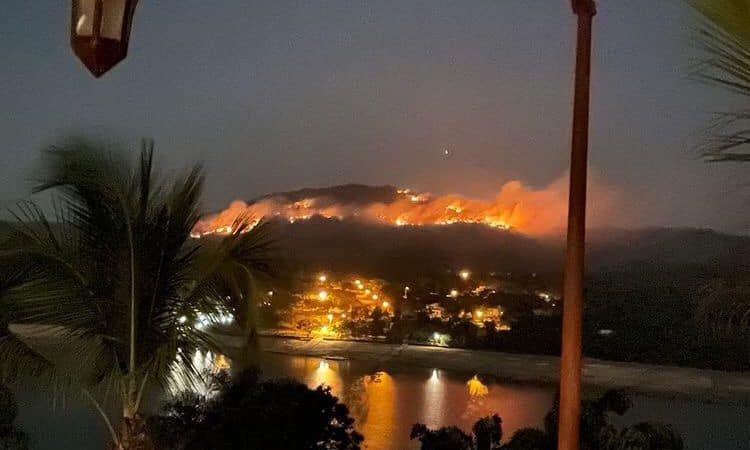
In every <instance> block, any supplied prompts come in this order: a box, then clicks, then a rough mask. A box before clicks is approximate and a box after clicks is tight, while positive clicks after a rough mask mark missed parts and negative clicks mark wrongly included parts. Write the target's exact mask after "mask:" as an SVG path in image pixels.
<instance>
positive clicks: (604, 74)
mask: <svg viewBox="0 0 750 450" xmlns="http://www.w3.org/2000/svg"><path fill="white" fill-rule="evenodd" d="M568 4H569V2H568V1H567V0H451V1H449V0H369V1H362V0H299V1H289V0H266V1H234V0H212V1H205V0H200V1H199V0H179V1H178V0H158V1H156V0H142V1H141V4H140V5H139V8H138V11H137V13H136V18H135V24H134V29H133V34H132V41H131V48H130V56H129V57H128V59H127V60H125V61H124V62H123V63H121V64H120V65H119V66H118V67H116V68H115V69H114V70H113V71H112V72H111V73H110V74H108V75H106V76H105V77H104V78H102V79H100V80H95V79H94V78H92V77H91V76H90V75H89V74H88V73H87V72H86V71H85V69H84V68H83V67H82V66H81V65H80V64H79V63H78V61H77V60H76V59H74V57H73V54H72V52H71V50H70V48H69V46H68V28H67V27H68V21H69V15H70V14H69V1H68V0H37V1H27V0H4V2H3V12H2V14H1V15H0V37H1V39H0V59H1V60H2V68H0V104H1V105H2V108H0V136H2V144H1V145H2V150H0V181H2V191H1V192H0V205H4V206H7V205H8V204H10V203H12V202H13V201H14V200H17V199H19V198H22V197H24V196H26V195H27V192H28V189H29V184H28V183H27V182H26V181H25V180H27V179H28V178H30V177H31V176H32V175H33V173H32V170H33V165H34V162H35V159H36V158H37V157H38V154H39V149H40V148H41V147H42V146H43V145H45V144H49V143H52V142H54V141H55V139H56V138H59V137H60V136H63V135H65V134H69V133H79V134H80V133H88V134H92V135H94V136H98V137H106V138H110V139H117V140H121V141H123V142H126V143H132V144H134V145H133V147H134V148H135V144H136V143H137V141H138V139H139V138H141V137H152V138H154V139H155V140H156V144H157V150H158V152H159V155H160V158H161V159H162V160H163V161H164V162H165V163H166V164H167V165H169V166H173V167H180V166H185V165H188V164H190V163H192V162H194V161H196V160H204V161H205V163H206V166H207V168H208V171H209V177H208V192H207V198H206V206H207V207H208V208H218V207H222V206H224V205H226V204H227V203H228V202H229V201H230V200H231V199H234V198H238V197H241V198H250V197H253V196H255V195H259V194H263V193H266V192H268V191H278V190H287V189H293V188H298V187H303V186H325V185H331V184H339V183H344V182H361V183H372V184H395V185H399V186H409V187H412V188H417V189H424V190H430V191H434V192H455V193H462V194H467V195H482V196H489V195H492V194H493V193H495V192H497V190H498V189H499V187H500V186H501V185H502V184H503V182H505V181H507V180H509V179H520V180H523V181H524V182H526V183H529V184H531V185H533V186H538V187H542V186H545V185H546V184H548V183H549V182H551V181H552V180H554V179H556V178H558V177H560V176H561V175H562V174H563V173H564V171H565V169H566V166H567V163H568V146H569V145H568V140H569V138H568V136H569V128H570V104H571V97H572V75H571V73H572V55H573V48H572V39H573V36H574V19H573V17H572V15H571V13H570V11H569V6H568ZM599 9H600V13H599V15H598V16H597V18H596V25H595V26H596V30H595V39H596V42H595V60H594V75H593V79H594V81H593V91H592V102H593V103H592V140H591V158H590V160H591V165H592V171H593V172H595V173H596V174H597V176H598V178H599V179H600V180H602V182H603V183H604V184H606V185H608V186H609V188H611V189H614V190H616V191H618V192H620V196H621V198H620V201H619V206H618V209H617V213H616V217H614V218H613V222H617V223H621V224H623V225H627V226H633V225H637V224H646V225H653V224H659V225H688V226H700V227H703V226H713V227H718V228H722V229H729V230H743V229H744V227H745V225H746V224H747V223H746V221H745V217H744V211H745V207H744V206H745V196H744V194H743V193H742V192H741V189H740V188H739V186H740V183H741V182H742V178H741V177H742V176H743V175H744V173H743V172H741V169H740V168H737V167H731V166H719V165H707V164H704V163H701V162H699V161H697V160H695V158H693V156H692V155H691V153H690V150H689V149H690V147H691V146H692V145H694V144H695V143H696V142H697V141H698V139H699V137H700V131H701V129H702V126H703V125H704V124H705V122H706V121H707V120H708V119H709V117H710V112H711V111H714V110H718V109H725V108H728V107H730V106H731V105H730V104H729V103H728V102H729V99H727V98H726V96H724V95H723V94H721V93H720V92H717V91H715V90H712V89H710V88H707V87H705V86H702V85H699V84H697V83H695V82H692V81H689V80H688V79H687V76H686V74H687V73H688V71H689V68H690V65H691V64H692V63H693V62H694V55H693V52H692V50H691V48H690V29H689V26H690V15H689V13H688V11H687V9H686V7H685V6H684V5H683V3H682V2H680V1H679V0H659V1H654V0H626V1H623V0H602V1H601V2H600V8H599ZM445 148H449V149H450V150H451V152H452V153H451V156H450V157H449V158H445V157H444V155H443V150H444V149H445Z"/></svg>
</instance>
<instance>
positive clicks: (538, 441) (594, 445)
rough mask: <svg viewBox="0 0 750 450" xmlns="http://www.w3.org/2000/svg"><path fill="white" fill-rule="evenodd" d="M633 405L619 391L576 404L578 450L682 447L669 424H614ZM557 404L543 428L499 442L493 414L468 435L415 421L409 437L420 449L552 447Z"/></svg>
mask: <svg viewBox="0 0 750 450" xmlns="http://www.w3.org/2000/svg"><path fill="white" fill-rule="evenodd" d="M631 406H632V402H631V400H630V398H628V396H627V395H626V394H625V393H624V392H622V391H618V390H610V391H607V392H606V393H605V394H604V395H602V396H601V397H599V398H598V399H596V400H588V401H584V402H583V404H582V405H581V438H580V448H581V450H682V449H683V443H682V438H681V437H680V435H679V434H677V433H676V432H675V431H674V430H673V429H672V428H671V427H670V426H668V425H662V424H656V423H647V422H641V423H637V424H635V425H632V426H626V427H622V428H618V427H616V426H614V425H613V424H611V423H610V420H609V419H610V415H611V414H616V415H619V416H621V415H623V414H625V413H626V412H627V411H628V410H629V409H630V408H631ZM557 420H558V404H557V402H555V404H554V405H553V407H552V409H551V410H550V411H549V412H548V413H547V416H546V417H545V419H544V430H538V429H534V428H524V429H521V430H518V431H516V432H515V433H514V434H513V436H512V437H511V438H510V439H509V440H508V442H506V443H505V444H503V445H501V444H500V440H501V439H502V427H501V424H502V420H501V419H500V417H498V416H497V415H494V416H492V417H485V418H482V419H479V420H478V421H477V422H476V423H475V424H474V427H473V428H472V431H473V435H472V436H470V435H468V434H466V433H465V432H464V431H462V430H461V429H459V428H457V427H453V426H452V427H443V428H440V429H438V430H430V429H428V428H427V427H426V426H424V425H422V424H415V425H414V428H413V429H412V432H411V438H412V439H419V441H420V442H421V447H420V449H421V450H554V449H555V448H556V446H557Z"/></svg>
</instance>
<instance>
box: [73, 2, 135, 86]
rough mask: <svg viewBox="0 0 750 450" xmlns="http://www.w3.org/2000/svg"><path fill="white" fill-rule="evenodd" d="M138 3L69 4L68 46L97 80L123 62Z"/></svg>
mask: <svg viewBox="0 0 750 450" xmlns="http://www.w3.org/2000/svg"><path fill="white" fill-rule="evenodd" d="M137 3H138V0H72V8H71V12H72V14H71V21H70V45H71V47H73V52H75V54H76V56H78V59H80V60H81V62H82V63H83V65H85V66H86V68H88V69H89V71H90V72H91V73H92V74H93V75H94V76H95V77H97V78H99V77H100V76H102V75H104V74H105V73H106V72H107V71H109V69H111V68H112V67H114V66H115V65H116V64H117V63H119V62H120V61H122V60H123V59H125V57H126V56H127V54H128V42H129V41H130V28H131V26H132V25H133V14H134V13H135V7H136V5H137Z"/></svg>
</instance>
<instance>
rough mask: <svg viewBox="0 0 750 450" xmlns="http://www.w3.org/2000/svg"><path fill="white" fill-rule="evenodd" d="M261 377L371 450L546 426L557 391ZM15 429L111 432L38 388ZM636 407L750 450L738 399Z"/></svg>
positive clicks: (309, 372)
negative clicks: (321, 408) (422, 428)
mask: <svg viewBox="0 0 750 450" xmlns="http://www.w3.org/2000/svg"><path fill="white" fill-rule="evenodd" d="M263 370H264V374H265V376H268V377H287V378H295V379H297V380H300V381H302V382H304V383H306V384H307V385H308V386H311V387H315V386H318V385H320V384H321V383H322V384H326V385H329V386H331V388H332V391H333V393H334V395H336V396H338V397H339V398H340V399H341V400H342V401H343V402H344V403H345V404H346V405H347V406H348V407H349V409H350V410H351V412H352V416H353V417H354V418H355V419H356V423H355V426H356V427H357V429H358V430H359V431H360V432H363V433H364V434H365V439H366V441H365V448H367V449H369V450H408V449H414V448H416V447H417V446H416V445H415V443H414V442H411V441H409V431H410V430H411V426H412V425H413V424H414V423H415V422H421V423H424V424H426V425H428V426H430V427H439V426H443V425H458V426H460V427H461V428H463V429H465V430H470V429H471V425H472V424H473V423H474V421H476V419H477V418H479V417H483V416H487V415H491V414H495V413H497V414H499V415H500V416H501V417H502V418H503V434H504V436H505V437H506V438H508V437H510V436H511V435H512V433H513V432H514V431H515V430H517V429H519V428H522V427H529V426H532V427H541V426H542V422H543V418H544V415H545V414H546V412H547V410H548V409H549V406H550V405H551V403H552V398H553V395H554V386H542V385H535V384H527V383H524V384H521V383H509V382H503V381H500V382H498V381H497V380H493V379H492V378H485V377H483V376H481V375H480V376H479V377H478V380H479V381H481V382H482V384H484V385H485V386H486V387H487V395H485V396H480V397H476V396H471V395H470V394H469V390H468V387H467V385H466V383H467V382H468V381H470V380H471V378H472V374H456V373H452V372H446V371H442V370H433V369H415V368H406V367H400V366H398V365H392V364H389V366H388V367H383V365H382V364H380V363H379V362H377V361H369V362H365V361H356V362H350V361H332V360H326V361H324V363H321V359H320V358H306V357H291V356H286V355H270V354H269V355H268V357H267V360H266V361H265V364H264V367H263ZM17 394H18V397H17V400H18V404H19V417H18V422H17V423H18V425H20V426H21V427H22V428H23V429H24V430H25V431H26V432H28V433H29V435H30V437H31V441H32V448H33V449H34V450H59V449H61V448H75V449H76V450H99V449H101V448H103V447H104V446H105V445H104V442H105V440H106V432H105V430H104V427H103V425H102V423H101V420H99V418H98V416H97V415H96V413H95V412H94V411H93V410H92V409H91V407H90V405H89V404H88V403H86V402H84V401H83V400H80V399H75V398H71V399H69V401H68V402H66V405H65V407H64V408H59V409H58V410H57V411H52V410H51V405H50V400H49V396H48V395H47V394H45V393H42V392H36V391H34V390H22V391H21V392H17ZM633 401H634V404H635V405H634V408H633V410H632V412H629V413H628V414H627V415H626V417H625V418H623V419H620V420H616V422H618V423H619V422H622V423H623V424H624V423H629V424H632V423H635V422H639V421H643V420H648V421H660V422H665V423H671V424H673V425H674V426H675V429H677V430H678V431H679V432H680V433H681V434H682V435H683V437H684V440H685V444H686V446H685V448H686V449H727V450H729V449H742V448H748V447H747V443H748V442H750V427H747V424H746V417H749V416H750V407H749V406H748V405H747V404H742V403H738V402H731V403H705V402H700V401H693V400H687V399H668V398H658V397H644V396H638V395H636V396H633Z"/></svg>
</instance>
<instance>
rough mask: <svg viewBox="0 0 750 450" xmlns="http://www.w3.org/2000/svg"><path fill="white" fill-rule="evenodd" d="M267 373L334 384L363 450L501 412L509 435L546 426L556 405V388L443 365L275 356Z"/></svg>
mask: <svg viewBox="0 0 750 450" xmlns="http://www.w3.org/2000/svg"><path fill="white" fill-rule="evenodd" d="M263 370H264V374H265V376H270V377H275V376H287V377H292V378H296V379H298V380H300V381H303V382H304V383H306V384H307V385H308V386H310V387H316V386H318V385H320V384H325V385H327V386H330V387H331V391H332V393H333V394H334V395H336V396H337V397H339V398H340V399H341V400H342V401H343V402H344V403H345V404H346V405H347V406H348V407H349V409H350V411H351V412H352V416H353V417H354V418H355V419H356V423H355V426H356V427H357V429H358V430H359V431H360V432H361V433H362V434H364V435H365V445H364V448H366V449H370V450H402V449H408V448H415V447H416V445H415V443H414V442H411V441H410V440H409V432H410V431H411V427H412V425H413V424H414V423H416V422H421V423H424V424H426V425H427V426H429V427H440V426H445V425H458V426H460V427H462V428H464V429H466V430H470V429H471V426H472V425H473V423H474V422H475V421H476V420H477V419H478V418H479V417H483V416H487V415H492V414H495V413H499V414H500V415H501V416H502V418H503V431H504V434H505V435H506V436H510V434H512V433H513V432H514V431H515V430H517V429H519V428H522V427H527V426H537V427H539V426H541V425H542V420H543V417H544V414H545V413H546V411H547V410H548V409H549V407H550V405H551V404H552V399H553V396H554V391H553V388H552V387H548V386H536V385H527V384H515V383H504V384H503V383H501V384H498V383H495V382H493V381H492V380H489V379H485V378H484V377H481V376H480V377H473V376H471V375H460V374H452V373H448V372H445V371H441V370H438V369H414V368H398V369H395V370H394V369H393V368H389V369H388V371H385V370H383V368H382V367H379V365H378V363H377V362H372V363H369V364H368V363H364V362H360V361H358V362H354V363H353V362H350V361H336V360H321V359H319V358H308V357H295V356H281V355H270V356H269V358H267V360H266V361H265V362H264V367H263Z"/></svg>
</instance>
